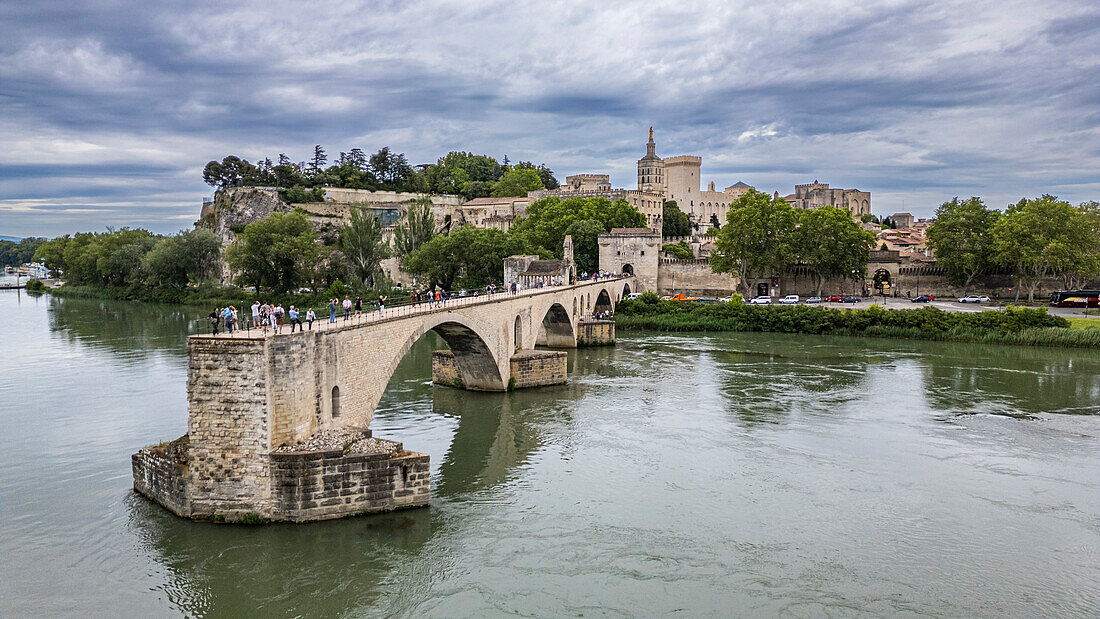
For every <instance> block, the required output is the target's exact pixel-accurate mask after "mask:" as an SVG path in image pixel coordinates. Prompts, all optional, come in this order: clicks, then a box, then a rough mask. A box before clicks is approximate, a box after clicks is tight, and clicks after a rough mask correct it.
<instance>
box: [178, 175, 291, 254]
mask: <svg viewBox="0 0 1100 619" xmlns="http://www.w3.org/2000/svg"><path fill="white" fill-rule="evenodd" d="M291 210H293V207H292V206H291V205H290V204H287V203H286V202H284V201H283V199H282V198H281V197H279V192H278V191H276V190H274V189H266V188H260V187H230V188H227V189H219V190H218V192H217V193H215V194H214V201H213V202H211V203H209V204H206V205H203V209H202V216H201V217H200V218H199V221H198V222H197V223H196V224H195V225H196V226H198V227H201V228H209V229H211V230H213V231H214V232H216V233H218V236H220V237H221V238H222V243H223V244H225V245H228V244H230V243H232V242H233V239H235V238H237V233H238V232H240V231H241V230H244V227H245V226H246V225H248V224H250V223H252V222H254V221H259V220H261V219H263V218H265V217H267V216H269V215H271V214H272V213H289V212H290V211H291Z"/></svg>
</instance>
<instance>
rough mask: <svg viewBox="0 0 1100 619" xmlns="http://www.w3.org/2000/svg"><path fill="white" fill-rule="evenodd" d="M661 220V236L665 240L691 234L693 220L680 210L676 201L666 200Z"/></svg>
mask: <svg viewBox="0 0 1100 619" xmlns="http://www.w3.org/2000/svg"><path fill="white" fill-rule="evenodd" d="M661 219H662V223H661V235H662V236H664V237H665V238H669V237H674V236H688V235H689V234H691V220H690V219H688V216H687V213H685V212H683V211H681V210H680V206H679V205H678V204H676V200H665V203H664V208H663V210H662V213H661Z"/></svg>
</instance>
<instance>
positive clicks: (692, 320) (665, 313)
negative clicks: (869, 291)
mask: <svg viewBox="0 0 1100 619" xmlns="http://www.w3.org/2000/svg"><path fill="white" fill-rule="evenodd" d="M1098 324H1100V323H1098ZM615 326H616V328H617V329H627V330H630V329H639V330H651V331H763V332H774V333H807V334H814V335H849V336H865V337H885V338H899V339H921V340H940V341H951V342H976V343H982V344H1014V345H1021V346H1055V347H1074V348H1100V329H1073V328H1070V322H1069V321H1068V320H1066V319H1065V318H1061V317H1059V316H1052V315H1050V314H1048V313H1047V312H1046V309H1045V308H1038V309H1031V308H1022V307H1008V308H1006V309H1004V310H1001V311H990V312H978V313H953V312H944V311H942V310H939V309H936V308H934V307H922V308H920V309H915V310H897V309H890V310H888V309H884V308H881V307H878V306H872V307H871V308H870V309H865V310H852V309H834V308H829V307H822V306H809V305H793V306H767V305H747V304H744V303H741V302H738V301H734V302H731V303H718V304H698V303H685V302H677V301H661V300H657V299H656V298H655V297H643V298H640V299H638V300H635V301H623V302H621V303H620V304H619V306H618V307H617V308H616V314H615Z"/></svg>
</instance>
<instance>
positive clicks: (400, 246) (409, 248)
mask: <svg viewBox="0 0 1100 619" xmlns="http://www.w3.org/2000/svg"><path fill="white" fill-rule="evenodd" d="M433 236H435V215H434V214H432V201H431V198H420V199H418V200H415V201H414V202H412V203H411V204H409V210H408V213H407V215H406V217H405V221H404V222H403V223H399V224H397V225H396V226H394V229H393V247H394V251H396V253H397V256H398V257H399V258H402V259H404V257H405V256H408V255H409V254H411V253H412V252H414V251H416V250H418V249H420V246H421V245H423V244H424V243H427V242H428V241H430V240H432V237H433Z"/></svg>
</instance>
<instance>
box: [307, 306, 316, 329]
mask: <svg viewBox="0 0 1100 619" xmlns="http://www.w3.org/2000/svg"><path fill="white" fill-rule="evenodd" d="M314 320H317V314H314V313H313V308H312V307H311V308H309V311H308V312H306V322H308V323H309V330H310V331H312V330H313V321H314Z"/></svg>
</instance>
